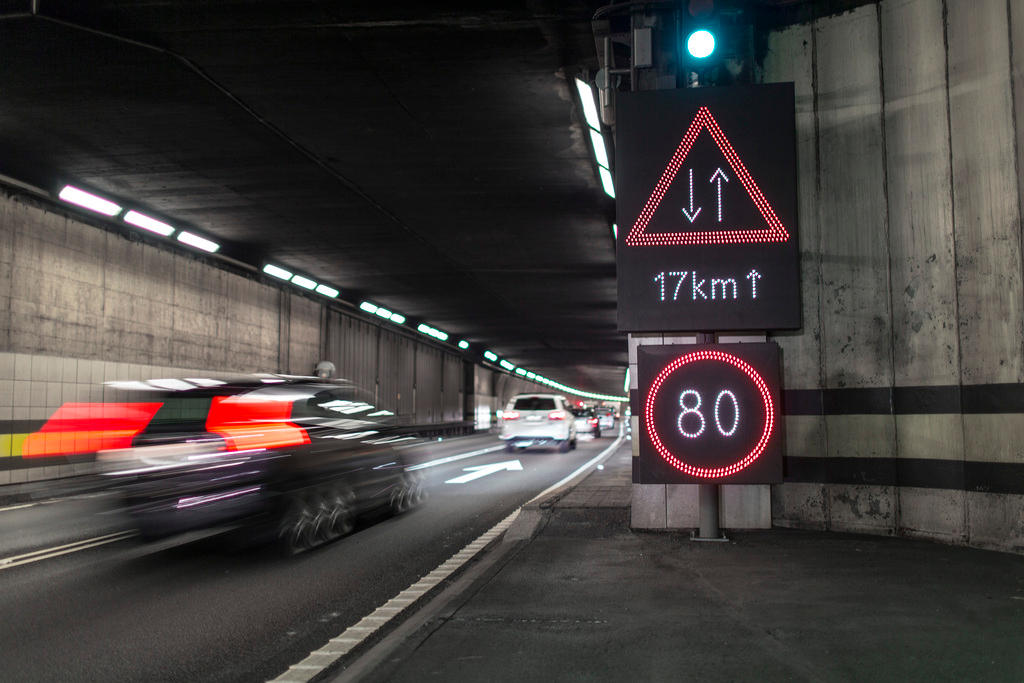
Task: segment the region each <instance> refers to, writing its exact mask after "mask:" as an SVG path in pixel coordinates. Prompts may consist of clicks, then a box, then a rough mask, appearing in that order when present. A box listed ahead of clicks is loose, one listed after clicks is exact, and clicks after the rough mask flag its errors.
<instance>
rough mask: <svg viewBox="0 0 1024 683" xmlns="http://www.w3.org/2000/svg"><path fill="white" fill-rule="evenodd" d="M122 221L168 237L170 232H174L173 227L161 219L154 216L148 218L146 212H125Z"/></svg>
mask: <svg viewBox="0 0 1024 683" xmlns="http://www.w3.org/2000/svg"><path fill="white" fill-rule="evenodd" d="M124 222H125V223H131V224H132V225H134V226H135V227H137V228H142V229H143V230H149V231H150V232H155V233H156V234H158V235H163V236H164V237H168V236H169V235H170V234H171V233H173V232H174V228H172V227H171V226H169V225H167V224H166V223H164V222H163V221H158V220H157V219H155V218H150V217H149V216H147V215H146V214H144V213H139V212H138V211H129V212H128V213H126V214H125V215H124Z"/></svg>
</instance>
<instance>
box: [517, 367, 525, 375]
mask: <svg viewBox="0 0 1024 683" xmlns="http://www.w3.org/2000/svg"><path fill="white" fill-rule="evenodd" d="M516 374H517V375H522V376H523V377H526V370H524V369H523V368H516Z"/></svg>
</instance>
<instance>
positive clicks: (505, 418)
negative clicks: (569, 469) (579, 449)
mask: <svg viewBox="0 0 1024 683" xmlns="http://www.w3.org/2000/svg"><path fill="white" fill-rule="evenodd" d="M500 436H501V438H502V439H504V441H505V449H506V450H508V451H514V450H516V449H517V448H518V449H522V448H528V447H530V446H557V447H558V450H559V451H560V452H562V453H567V452H568V451H569V449H570V448H576V421H575V420H574V419H573V415H572V411H571V410H570V409H569V405H568V403H567V402H566V400H565V397H563V396H558V395H557V394H517V395H516V396H513V397H512V399H511V400H510V401H509V402H508V406H507V407H506V408H505V410H504V412H503V413H502V414H501V435H500Z"/></svg>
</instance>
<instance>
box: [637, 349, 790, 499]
mask: <svg viewBox="0 0 1024 683" xmlns="http://www.w3.org/2000/svg"><path fill="white" fill-rule="evenodd" d="M706 360H709V361H716V362H719V363H726V364H727V365H731V366H732V367H734V368H736V369H737V370H739V371H740V372H742V373H743V374H745V375H746V376H747V377H749V378H750V381H752V382H753V383H754V386H756V387H757V390H758V392H759V393H760V395H761V400H762V401H763V402H764V414H765V420H764V429H763V430H762V432H761V438H760V439H758V441H757V443H756V444H755V445H754V447H753V448H752V449H750V452H749V453H747V454H746V455H745V456H744V457H743V458H742V459H741V460H738V461H737V462H734V463H733V464H731V465H727V466H725V467H695V466H693V465H690V464H689V463H685V462H683V461H682V460H680V459H679V458H677V457H675V456H674V455H673V454H672V452H671V451H670V450H669V449H668V448H667V447H666V446H665V444H664V443H662V441H661V437H660V436H658V430H656V429H655V428H654V401H655V399H656V398H657V396H658V391H660V390H661V385H662V384H664V383H665V380H666V379H668V376H669V375H671V374H672V373H673V372H675V371H676V370H678V369H679V368H681V367H683V366H684V365H688V364H690V363H696V362H699V361H706ZM644 420H645V421H646V424H647V432H648V434H649V436H650V439H651V443H652V444H653V445H654V448H655V450H657V451H658V453H659V454H660V455H661V457H662V458H663V459H664V460H665V462H667V463H668V464H669V465H671V466H672V467H674V468H676V469H677V470H679V471H680V472H683V473H685V474H688V475H690V476H691V477H699V478H701V479H720V478H722V477H728V476H730V475H733V474H736V473H737V472H739V471H740V470H743V469H746V468H747V467H748V466H750V464H751V463H752V462H754V461H755V460H757V459H758V458H759V457H761V454H762V453H764V449H765V447H767V445H768V440H769V439H770V438H771V436H772V431H773V429H774V427H775V402H774V401H773V400H772V395H771V391H769V389H768V383H767V382H765V381H764V378H762V377H761V375H760V374H758V372H757V370H755V369H754V368H753V367H751V365H750V364H749V363H747V362H746V361H745V360H743V359H742V358H737V357H736V356H734V355H732V354H731V353H725V352H724V351H714V350H705V351H693V352H691V353H688V354H686V355H684V356H680V357H679V358H676V359H675V360H674V361H672V362H671V363H669V364H668V365H667V366H665V367H664V368H662V370H661V372H659V373H658V376H657V377H655V378H654V382H652V383H651V389H650V391H649V392H648V394H647V401H646V402H645V403H644Z"/></svg>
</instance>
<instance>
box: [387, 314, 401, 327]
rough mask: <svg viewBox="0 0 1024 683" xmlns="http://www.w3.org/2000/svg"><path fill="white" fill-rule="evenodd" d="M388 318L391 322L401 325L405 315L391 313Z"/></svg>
mask: <svg viewBox="0 0 1024 683" xmlns="http://www.w3.org/2000/svg"><path fill="white" fill-rule="evenodd" d="M389 320H390V321H391V322H393V323H396V324H398V325H401V324H402V323H404V322H405V316H404V315H402V314H401V313H392V314H391V317H390V318H389Z"/></svg>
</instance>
